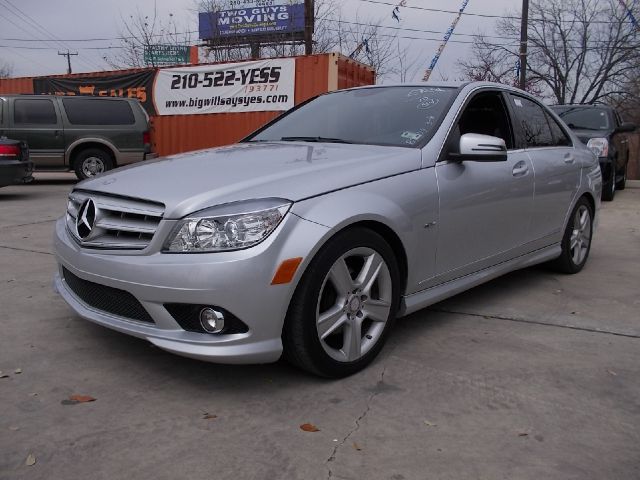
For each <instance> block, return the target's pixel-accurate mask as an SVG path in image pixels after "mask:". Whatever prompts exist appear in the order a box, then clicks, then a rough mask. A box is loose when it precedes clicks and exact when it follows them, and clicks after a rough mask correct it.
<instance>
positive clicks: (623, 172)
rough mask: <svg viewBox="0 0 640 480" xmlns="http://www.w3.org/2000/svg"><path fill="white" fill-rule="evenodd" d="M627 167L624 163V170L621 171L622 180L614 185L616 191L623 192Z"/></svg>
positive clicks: (625, 184)
mask: <svg viewBox="0 0 640 480" xmlns="http://www.w3.org/2000/svg"><path fill="white" fill-rule="evenodd" d="M628 166H629V164H628V163H625V165H624V169H623V170H622V178H621V179H620V181H619V182H618V183H617V184H616V190H624V188H625V187H626V186H627V167H628Z"/></svg>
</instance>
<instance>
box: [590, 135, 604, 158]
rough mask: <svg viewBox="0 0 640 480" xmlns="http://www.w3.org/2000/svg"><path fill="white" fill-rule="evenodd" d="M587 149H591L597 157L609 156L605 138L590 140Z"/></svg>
mask: <svg viewBox="0 0 640 480" xmlns="http://www.w3.org/2000/svg"><path fill="white" fill-rule="evenodd" d="M587 147H589V148H590V149H591V151H592V152H593V153H595V154H596V156H597V157H607V156H609V140H607V139H606V138H590V139H589V141H588V142H587Z"/></svg>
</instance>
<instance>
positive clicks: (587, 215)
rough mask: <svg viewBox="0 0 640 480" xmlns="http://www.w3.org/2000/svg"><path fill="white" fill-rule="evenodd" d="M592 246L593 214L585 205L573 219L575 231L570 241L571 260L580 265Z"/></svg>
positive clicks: (577, 211) (581, 206)
mask: <svg viewBox="0 0 640 480" xmlns="http://www.w3.org/2000/svg"><path fill="white" fill-rule="evenodd" d="M590 244H591V212H590V211H589V208H587V206H585V205H580V208H578V209H577V210H576V213H575V215H574V217H573V231H572V232H571V238H570V241H569V248H570V249H571V259H572V260H573V263H574V264H576V265H580V264H581V263H582V262H583V261H584V259H585V257H586V256H587V253H588V252H589V245H590Z"/></svg>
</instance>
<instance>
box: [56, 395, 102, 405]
mask: <svg viewBox="0 0 640 480" xmlns="http://www.w3.org/2000/svg"><path fill="white" fill-rule="evenodd" d="M95 401H96V399H95V398H93V397H92V396H90V395H71V396H70V397H69V398H68V399H67V400H62V402H60V403H62V405H76V404H78V403H88V402H95Z"/></svg>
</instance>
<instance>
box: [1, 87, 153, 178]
mask: <svg viewBox="0 0 640 480" xmlns="http://www.w3.org/2000/svg"><path fill="white" fill-rule="evenodd" d="M2 136H7V137H9V138H13V139H16V140H24V141H25V142H27V143H28V144H29V149H30V151H31V160H33V162H34V164H35V168H36V170H40V171H43V170H48V171H52V170H67V171H69V170H73V171H75V172H76V175H77V176H78V178H80V179H85V178H88V177H92V176H94V175H97V174H98V173H101V172H104V171H106V170H110V169H112V168H115V167H118V166H121V165H127V164H129V163H133V162H137V161H140V160H145V159H148V158H154V157H155V156H156V155H155V154H154V153H152V152H151V142H150V137H149V117H148V115H147V113H146V112H145V111H144V109H143V108H142V106H141V105H140V102H138V100H134V99H128V98H106V97H82V96H77V97H74V96H53V95H0V137H2Z"/></svg>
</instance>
